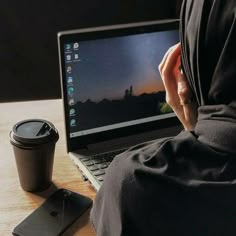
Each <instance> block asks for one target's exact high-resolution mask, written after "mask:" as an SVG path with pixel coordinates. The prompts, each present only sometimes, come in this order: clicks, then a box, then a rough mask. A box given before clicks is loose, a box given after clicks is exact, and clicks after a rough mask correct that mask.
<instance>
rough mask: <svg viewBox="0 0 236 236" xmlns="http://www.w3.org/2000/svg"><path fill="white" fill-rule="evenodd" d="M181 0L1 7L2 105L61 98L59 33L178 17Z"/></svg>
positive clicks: (15, 0) (59, 1) (56, 0)
mask: <svg viewBox="0 0 236 236" xmlns="http://www.w3.org/2000/svg"><path fill="white" fill-rule="evenodd" d="M180 2H181V0H180V1H178V0H136V1H134V0H120V1H118V0H86V1H84V0H83V1H82V0H50V1H46V0H41V1H32V0H31V1H30V0H24V1H19V0H12V1H2V2H1V3H0V29H1V31H0V32H1V33H0V81H1V83H0V102H6V101H19V100H36V99H51V98H59V97H60V96H61V94H60V79H59V67H58V53H57V32H59V31H62V30H68V29H77V28H81V27H90V26H100V25H110V24H119V23H128V22H137V21H147V20H157V19H165V18H178V16H179V15H178V14H179V5H180Z"/></svg>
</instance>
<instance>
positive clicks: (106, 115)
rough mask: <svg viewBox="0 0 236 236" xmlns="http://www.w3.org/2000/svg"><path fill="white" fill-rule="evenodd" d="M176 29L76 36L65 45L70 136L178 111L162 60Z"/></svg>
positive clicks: (67, 120)
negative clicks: (165, 81) (168, 99)
mask: <svg viewBox="0 0 236 236" xmlns="http://www.w3.org/2000/svg"><path fill="white" fill-rule="evenodd" d="M177 42H179V33H178V30H176V29H168V30H160V31H155V30H154V32H153V31H148V32H145V31H144V32H143V31H141V32H140V31H139V32H136V33H132V34H129V33H127V32H126V33H123V34H119V35H112V36H109V37H99V38H95V39H94V38H92V39H91V38H90V37H88V38H86V37H85V38H82V39H80V37H78V39H77V38H76V37H73V39H72V40H71V41H70V40H68V41H67V40H65V41H64V42H63V45H62V50H63V57H62V58H63V61H61V66H62V67H64V68H63V71H64V73H63V78H62V79H63V85H64V99H65V103H66V106H67V109H66V110H65V112H66V113H67V114H66V117H67V119H66V122H67V124H66V125H67V127H68V131H69V132H68V133H69V137H70V138H75V137H79V136H84V135H90V134H96V133H100V132H104V131H109V130H114V129H119V128H124V127H128V126H133V125H138V124H143V123H147V122H151V121H157V120H161V119H166V118H169V117H173V116H174V114H173V112H172V110H171V109H170V107H169V106H168V105H167V104H166V102H165V90H164V86H163V83H162V80H161V77H160V73H159V71H158V65H159V63H160V62H161V60H162V58H163V56H164V54H165V53H166V51H167V50H168V48H169V47H171V46H173V45H174V44H176V43H177Z"/></svg>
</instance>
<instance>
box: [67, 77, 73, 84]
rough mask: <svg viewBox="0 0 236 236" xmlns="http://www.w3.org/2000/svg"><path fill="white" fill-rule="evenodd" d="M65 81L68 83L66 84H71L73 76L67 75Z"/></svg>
mask: <svg viewBox="0 0 236 236" xmlns="http://www.w3.org/2000/svg"><path fill="white" fill-rule="evenodd" d="M67 83H68V84H72V83H73V78H72V76H68V77H67Z"/></svg>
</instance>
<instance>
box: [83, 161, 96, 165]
mask: <svg viewBox="0 0 236 236" xmlns="http://www.w3.org/2000/svg"><path fill="white" fill-rule="evenodd" d="M84 164H85V165H86V166H92V165H94V163H93V161H85V162H84Z"/></svg>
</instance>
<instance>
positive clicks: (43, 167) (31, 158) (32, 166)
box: [10, 119, 59, 192]
mask: <svg viewBox="0 0 236 236" xmlns="http://www.w3.org/2000/svg"><path fill="white" fill-rule="evenodd" d="M58 138H59V135H58V131H57V129H56V128H55V127H54V125H53V124H52V123H50V122H48V121H46V120H40V119H32V120H24V121H20V122H18V123H17V124H16V125H14V127H13V129H12V131H11V132H10V142H11V144H12V145H13V150H14V154H15V160H16V166H17V170H18V175H19V180H20V184H21V187H22V188H23V189H24V190H26V191H29V192H38V191H42V190H45V189H46V188H47V187H49V186H50V184H51V181H52V172H53V162H54V151H55V144H56V142H57V140H58Z"/></svg>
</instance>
